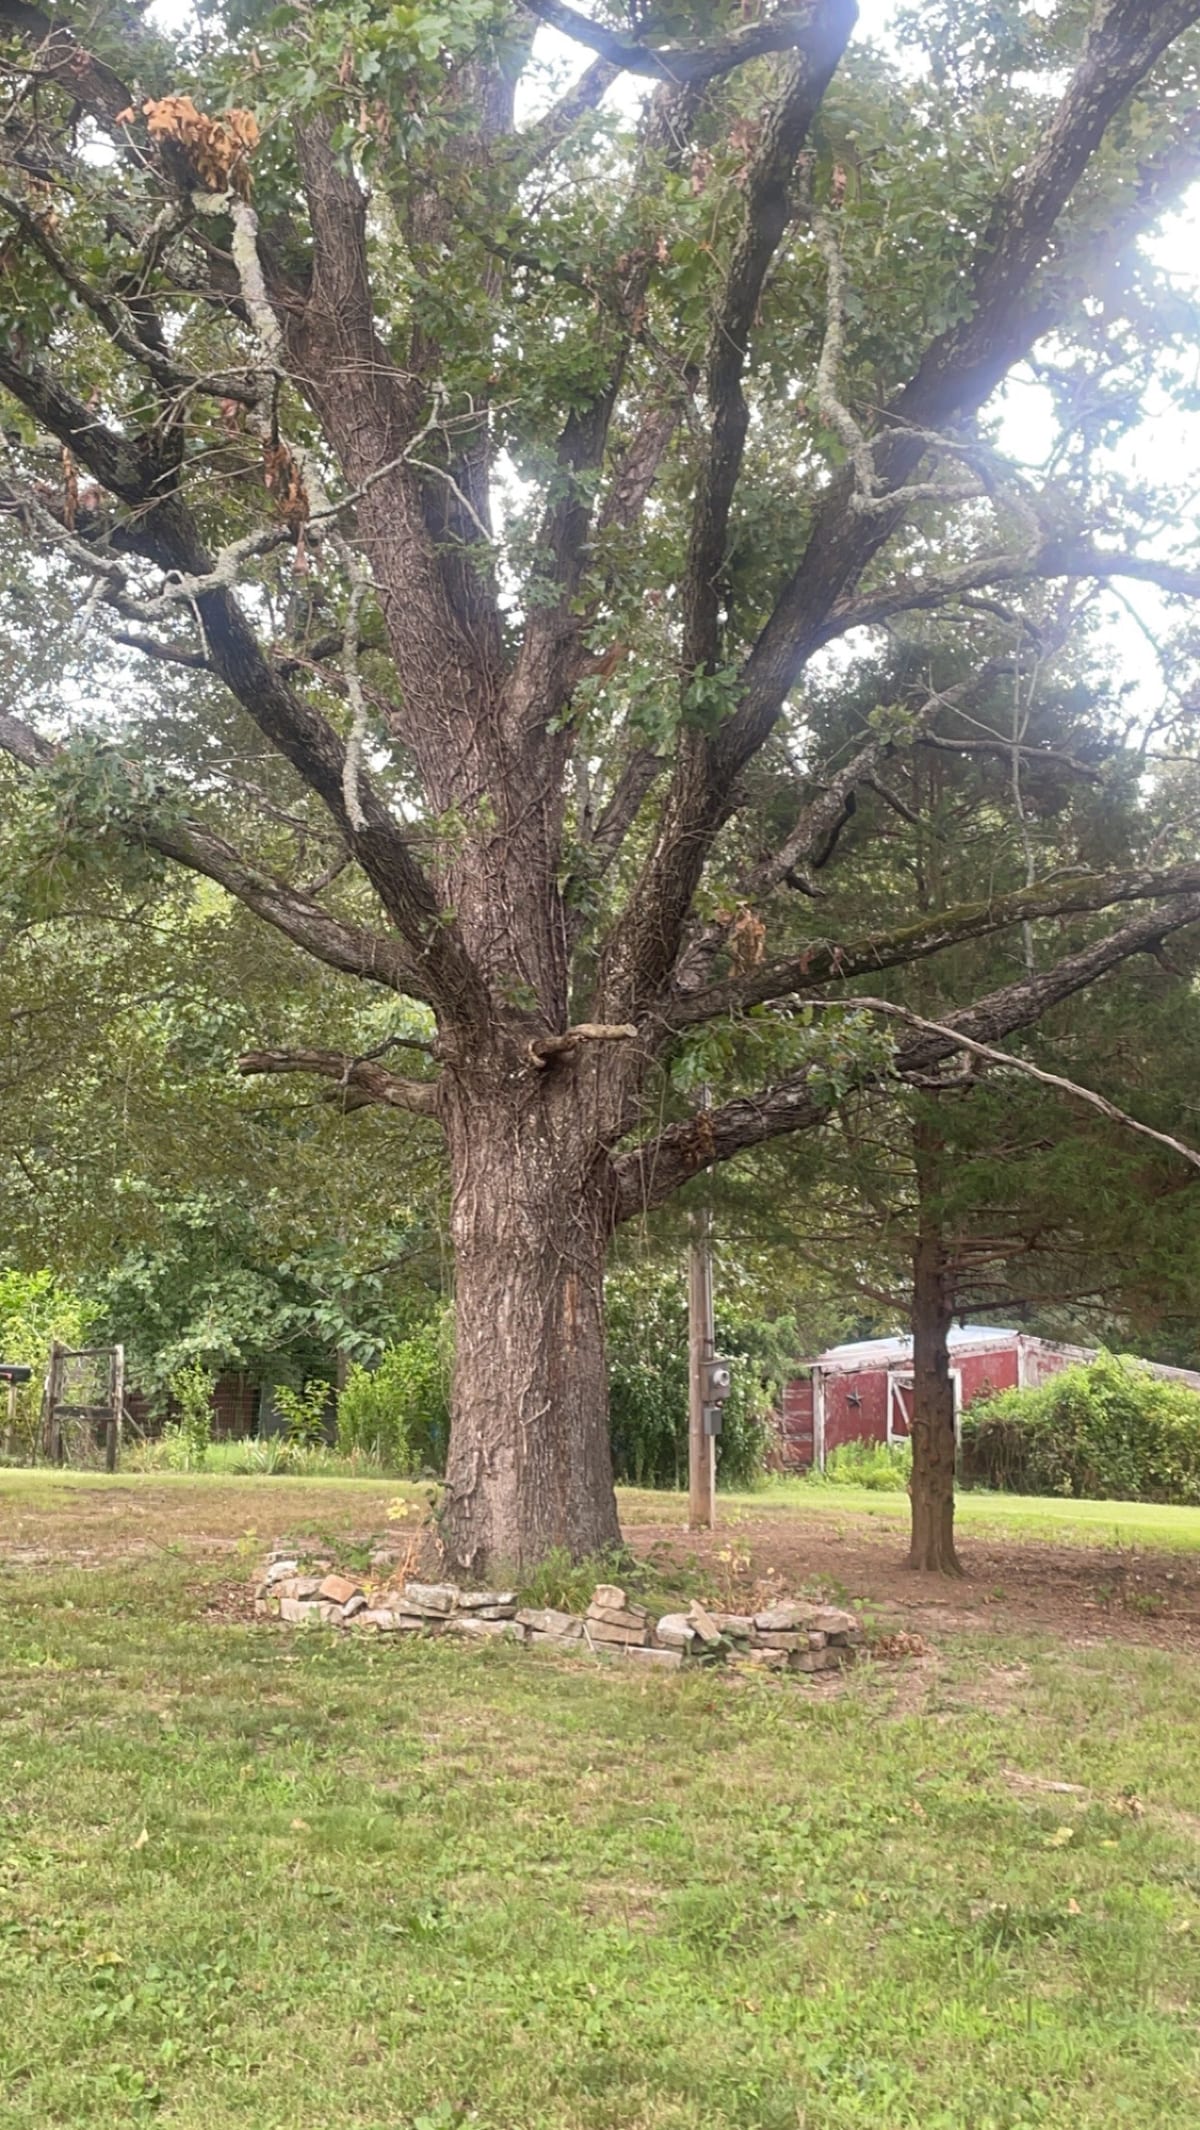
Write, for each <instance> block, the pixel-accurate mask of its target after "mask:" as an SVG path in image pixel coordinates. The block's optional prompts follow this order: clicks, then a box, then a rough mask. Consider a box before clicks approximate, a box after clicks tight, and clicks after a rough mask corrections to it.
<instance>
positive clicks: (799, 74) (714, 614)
mask: <svg viewBox="0 0 1200 2130" xmlns="http://www.w3.org/2000/svg"><path fill="white" fill-rule="evenodd" d="M857 18H858V8H857V6H856V5H855V0H818V4H817V5H816V6H815V7H814V8H813V10H812V17H811V24H810V27H809V30H808V34H807V35H806V37H805V42H804V50H803V54H802V56H799V57H797V58H796V59H795V60H794V61H793V62H792V64H791V66H790V69H789V72H788V78H787V80H786V81H785V84H784V87H783V91H782V94H781V95H780V96H779V98H778V101H777V102H776V103H775V105H774V108H773V109H772V110H771V112H770V114H769V116H768V119H767V122H766V125H765V127H764V129H763V137H762V141H761V144H760V146H759V149H758V152H757V154H756V155H755V157H754V160H753V162H752V163H751V165H750V169H749V172H748V175H747V180H746V207H745V214H744V218H743V222H742V228H741V232H740V235H739V237H738V242H737V245H736V248H735V250H734V254H733V258H732V260H731V261H730V266H729V272H728V275H727V277H726V281H725V287H724V289H723V291H722V294H721V299H720V305H719V308H718V311H717V315H716V318H715V320H714V322H713V330H712V338H711V341H710V345H709V354H708V377H707V396H708V405H709V410H710V418H711V430H710V436H709V443H708V449H707V452H706V454H705V459H704V463H703V465H702V466H701V469H700V473H699V476H698V480H697V489H696V501H695V504H694V507H693V513H692V534H691V550H690V553H689V556H688V567H687V574H686V576H685V579H684V587H683V611H684V631H683V666H684V671H685V672H687V673H690V672H693V671H698V670H701V669H704V670H710V669H711V668H713V667H715V665H716V664H717V662H718V659H719V655H720V637H721V628H720V606H721V585H720V580H721V576H722V572H723V569H724V563H725V550H726V544H727V539H728V531H729V511H730V506H731V504H732V502H733V493H734V489H735V487H736V485H737V478H738V474H739V472H740V471H741V465H742V454H743V451H744V449H745V443H746V430H747V427H748V425H749V420H750V410H749V408H748V407H747V405H746V398H745V394H744V392H743V390H742V377H743V373H744V371H745V367H746V358H747V355H748V353H749V349H750V337H751V334H752V332H753V328H754V321H755V318H756V316H757V313H758V306H759V303H760V301H761V298H762V292H763V284H764V282H765V280H766V277H767V273H768V270H769V268H770V265H771V262H772V260H773V259H774V257H775V254H776V252H777V251H778V249H779V246H780V244H781V242H782V240H783V236H784V232H785V231H786V229H787V227H788V224H789V222H790V221H791V218H792V212H793V205H794V200H793V187H794V184H795V171H796V158H797V156H798V155H799V153H800V150H801V148H802V147H803V145H804V142H805V140H806V138H807V136H808V130H809V127H810V126H811V125H812V122H813V120H814V118H815V117H816V115H817V112H818V111H819V109H820V107H821V102H822V99H823V97H824V95H825V91H826V89H827V88H828V86H829V83H830V81H831V80H832V78H833V74H834V70H835V68H836V67H837V65H838V62H839V60H840V59H841V57H842V54H843V52H844V51H845V48H846V45H847V43H848V41H849V38H850V34H851V31H852V30H853V28H854V24H855V22H856V20H857Z"/></svg>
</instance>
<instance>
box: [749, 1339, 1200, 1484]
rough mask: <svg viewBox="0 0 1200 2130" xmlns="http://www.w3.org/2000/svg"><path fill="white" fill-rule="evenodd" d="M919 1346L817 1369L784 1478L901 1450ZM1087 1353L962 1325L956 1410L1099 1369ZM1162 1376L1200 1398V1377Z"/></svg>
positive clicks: (788, 1425) (796, 1387)
mask: <svg viewBox="0 0 1200 2130" xmlns="http://www.w3.org/2000/svg"><path fill="white" fill-rule="evenodd" d="M912 1352H913V1342H912V1339H911V1338H904V1337H896V1338H891V1339H860V1340H857V1341H856V1342H855V1343H854V1344H853V1345H849V1346H831V1347H830V1348H829V1351H828V1352H827V1353H822V1354H818V1355H817V1358H816V1360H815V1361H812V1362H810V1363H809V1373H808V1374H807V1375H805V1376H797V1377H795V1378H794V1379H793V1380H792V1382H790V1383H789V1384H788V1386H787V1389H786V1390H785V1392H784V1396H783V1414H782V1426H781V1429H780V1444H779V1463H780V1465H781V1467H782V1469H783V1470H784V1471H788V1472H800V1471H806V1470H807V1469H808V1467H809V1466H810V1465H812V1464H816V1465H817V1466H818V1468H819V1469H820V1470H822V1471H823V1470H824V1468H825V1459H826V1457H827V1456H828V1455H829V1452H830V1451H831V1450H836V1449H840V1447H841V1445H842V1444H843V1443H844V1442H901V1441H903V1440H904V1438H905V1436H906V1435H907V1434H908V1431H909V1424H910V1420H911V1417H912V1392H913V1372H912ZM1095 1358H1096V1356H1095V1353H1094V1352H1091V1351H1088V1350H1087V1349H1086V1348H1084V1347H1082V1346H1056V1345H1054V1344H1052V1342H1051V1341H1050V1340H1049V1339H1034V1338H1031V1337H1030V1336H1029V1335H1028V1333H1027V1332H1024V1331H1003V1330H1000V1329H999V1328H998V1327H997V1326H996V1325H993V1324H960V1325H958V1326H956V1328H955V1329H954V1330H952V1331H951V1333H950V1372H951V1377H952V1380H953V1383H954V1397H955V1407H956V1410H957V1411H959V1412H961V1411H963V1409H964V1408H965V1407H966V1406H968V1405H970V1404H971V1403H972V1402H973V1401H974V1400H975V1399H976V1398H982V1397H990V1396H991V1395H992V1394H993V1393H994V1392H995V1391H999V1390H1025V1389H1027V1388H1030V1389H1031V1388H1032V1387H1033V1386H1034V1385H1036V1384H1038V1383H1044V1382H1045V1381H1046V1379H1047V1377H1048V1376H1056V1375H1057V1374H1058V1372H1059V1370H1060V1369H1062V1368H1071V1367H1073V1366H1074V1365H1075V1363H1076V1362H1077V1361H1093V1360H1095ZM1143 1366H1144V1367H1147V1368H1149V1369H1150V1370H1151V1371H1152V1373H1153V1374H1154V1375H1156V1376H1167V1377H1169V1378H1171V1379H1172V1380H1173V1381H1175V1382H1180V1383H1187V1384H1188V1385H1189V1386H1190V1388H1191V1389H1193V1390H1196V1391H1200V1375H1193V1374H1192V1373H1191V1371H1190V1370H1188V1369H1184V1368H1162V1367H1159V1366H1158V1365H1157V1364H1156V1363H1154V1362H1150V1361H1147V1362H1144V1363H1143Z"/></svg>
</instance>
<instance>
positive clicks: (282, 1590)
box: [273, 1575, 321, 1599]
mask: <svg viewBox="0 0 1200 2130" xmlns="http://www.w3.org/2000/svg"><path fill="white" fill-rule="evenodd" d="M320 1587H321V1578H320V1576H319V1575H289V1576H287V1577H286V1578H285V1579H284V1581H282V1582H279V1583H276V1584H275V1587H274V1591H273V1595H274V1596H275V1597H280V1598H293V1599H295V1598H315V1596H316V1594H317V1592H318V1590H319V1589H320Z"/></svg>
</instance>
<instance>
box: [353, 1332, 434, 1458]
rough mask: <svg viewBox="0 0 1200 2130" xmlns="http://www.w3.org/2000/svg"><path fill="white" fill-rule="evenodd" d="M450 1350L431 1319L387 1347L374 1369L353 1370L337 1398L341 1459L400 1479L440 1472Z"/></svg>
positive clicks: (356, 1368) (355, 1368)
mask: <svg viewBox="0 0 1200 2130" xmlns="http://www.w3.org/2000/svg"><path fill="white" fill-rule="evenodd" d="M451 1355H452V1350H451V1345H450V1333H449V1328H448V1325H447V1323H446V1321H445V1320H444V1319H440V1318H437V1317H432V1318H430V1320H429V1321H428V1323H426V1324H423V1325H422V1326H421V1327H420V1329H419V1330H417V1331H415V1332H414V1333H413V1334H412V1336H411V1337H410V1338H407V1339H403V1340H402V1341H401V1343H400V1344H399V1345H398V1346H389V1347H388V1348H387V1349H386V1351H385V1352H384V1354H383V1356H382V1358H381V1360H380V1362H379V1365H378V1367H377V1368H374V1369H367V1368H359V1367H357V1366H356V1367H354V1368H352V1369H351V1370H350V1374H349V1377H348V1379H347V1382H346V1386H345V1389H344V1390H343V1391H342V1393H341V1396H340V1397H339V1399H338V1417H337V1439H338V1448H339V1450H340V1451H341V1453H342V1455H343V1456H344V1457H351V1456H362V1457H367V1458H370V1459H371V1460H372V1461H374V1462H377V1463H378V1464H379V1465H380V1466H382V1467H383V1469H384V1470H385V1471H389V1472H395V1473H397V1474H398V1475H399V1476H400V1477H402V1478H416V1477H417V1476H419V1474H420V1473H422V1472H435V1473H440V1472H443V1471H444V1470H445V1468H446V1449H447V1445H448V1443H449V1440H450V1374H451V1367H452V1357H451Z"/></svg>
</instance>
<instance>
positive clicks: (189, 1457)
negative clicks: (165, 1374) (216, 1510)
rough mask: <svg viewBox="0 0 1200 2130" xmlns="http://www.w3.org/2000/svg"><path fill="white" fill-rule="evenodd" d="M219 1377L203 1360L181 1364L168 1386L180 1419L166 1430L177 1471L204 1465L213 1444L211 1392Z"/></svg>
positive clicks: (169, 1453) (168, 1450) (172, 1466)
mask: <svg viewBox="0 0 1200 2130" xmlns="http://www.w3.org/2000/svg"><path fill="white" fill-rule="evenodd" d="M215 1386H216V1377H215V1376H214V1375H213V1374H212V1372H211V1370H209V1369H207V1368H206V1367H205V1366H204V1363H203V1362H202V1361H189V1362H188V1365H187V1367H186V1368H178V1369H176V1371H175V1374H174V1375H173V1376H172V1377H171V1379H170V1383H169V1386H168V1388H169V1389H170V1393H171V1397H172V1399H173V1401H174V1403H175V1406H176V1408H177V1411H178V1415H179V1417H178V1419H177V1420H175V1421H174V1422H173V1423H172V1424H171V1425H170V1426H169V1427H167V1428H165V1429H164V1431H163V1441H164V1443H165V1445H166V1455H167V1463H168V1465H169V1467H170V1469H171V1470H172V1471H175V1472H199V1471H201V1470H202V1469H203V1467H204V1464H205V1461H206V1459H207V1457H208V1452H209V1448H210V1446H211V1444H212V1396H213V1390H214V1388H215Z"/></svg>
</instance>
